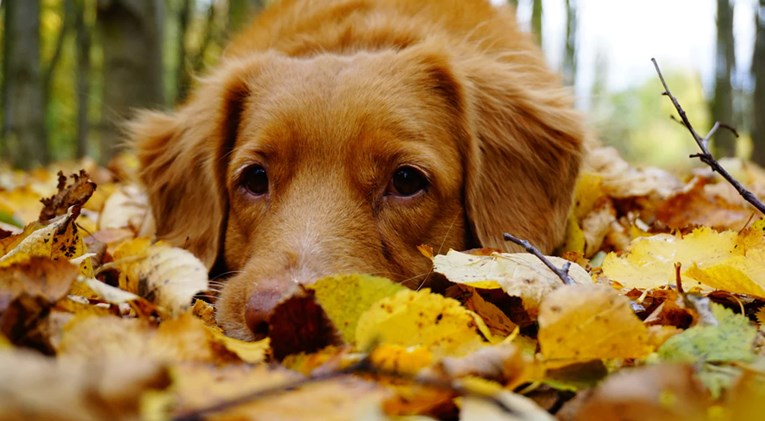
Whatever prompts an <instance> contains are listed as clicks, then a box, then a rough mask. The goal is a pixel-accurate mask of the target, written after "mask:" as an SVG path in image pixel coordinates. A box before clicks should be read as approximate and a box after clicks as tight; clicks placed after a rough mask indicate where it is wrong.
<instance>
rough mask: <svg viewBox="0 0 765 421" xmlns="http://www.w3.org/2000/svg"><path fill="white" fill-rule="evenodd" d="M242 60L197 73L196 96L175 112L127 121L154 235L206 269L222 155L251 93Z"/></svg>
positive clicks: (220, 190)
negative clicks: (212, 71)
mask: <svg viewBox="0 0 765 421" xmlns="http://www.w3.org/2000/svg"><path fill="white" fill-rule="evenodd" d="M250 75H251V71H250V69H249V68H248V67H247V64H246V63H234V64H231V65H228V66H223V67H222V68H221V69H220V70H219V71H218V72H216V73H215V74H213V75H211V76H210V77H208V78H205V79H203V80H201V82H200V86H198V88H197V91H196V95H195V96H194V97H193V98H191V99H190V100H189V101H188V102H187V103H186V104H185V105H184V106H182V107H181V108H180V109H179V110H178V111H176V112H174V113H172V114H164V113H159V112H143V113H141V114H139V115H138V117H137V118H136V119H135V120H134V121H133V122H131V123H129V124H128V126H127V129H128V135H129V138H130V140H131V141H132V143H133V146H134V148H135V150H136V153H137V155H138V159H139V161H140V171H139V176H140V178H141V181H142V182H143V184H144V185H145V186H146V189H147V192H148V195H149V204H150V205H151V208H152V212H153V214H154V218H155V222H156V227H157V237H158V238H159V239H161V240H166V241H168V242H169V243H171V244H173V245H175V246H178V247H183V248H185V249H187V250H189V251H191V252H192V253H194V254H195V255H196V256H197V257H198V258H199V259H200V260H202V262H204V263H205V264H206V265H207V267H208V269H209V268H211V267H212V266H213V264H214V263H215V260H216V257H217V255H218V249H219V247H220V244H221V242H220V237H221V235H222V224H223V223H224V218H225V215H226V212H227V208H228V204H227V197H226V190H225V186H224V185H223V182H224V178H223V177H224V175H225V174H224V173H225V170H226V156H227V153H228V151H230V149H231V148H232V147H233V142H234V141H235V138H236V134H237V130H238V127H239V123H240V118H241V114H242V110H243V107H244V102H245V99H246V98H247V96H248V95H249V91H248V86H247V77H248V76H250Z"/></svg>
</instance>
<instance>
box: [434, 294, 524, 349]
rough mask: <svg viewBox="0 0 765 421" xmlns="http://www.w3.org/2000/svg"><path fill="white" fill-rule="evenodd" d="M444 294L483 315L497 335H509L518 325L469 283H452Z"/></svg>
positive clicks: (487, 325)
mask: <svg viewBox="0 0 765 421" xmlns="http://www.w3.org/2000/svg"><path fill="white" fill-rule="evenodd" d="M444 295H445V296H447V297H450V298H454V299H455V300H457V301H459V302H461V303H462V305H463V306H464V307H465V308H467V309H468V310H470V311H472V312H474V313H476V314H477V315H479V316H481V318H482V319H483V321H484V322H486V327H488V328H489V331H491V333H492V334H494V335H496V336H499V337H506V336H509V335H510V334H511V333H513V331H514V330H515V329H516V328H517V327H518V325H516V324H515V323H513V321H512V320H510V318H509V317H508V316H507V315H506V314H505V313H504V312H502V310H500V309H499V307H497V306H496V305H495V304H494V303H491V302H489V301H486V300H485V299H484V298H483V297H482V296H481V294H479V293H478V291H477V290H476V289H475V288H473V287H471V286H469V285H461V284H457V285H452V286H451V287H449V288H448V289H447V290H446V292H445V293H444Z"/></svg>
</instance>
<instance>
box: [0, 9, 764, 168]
mask: <svg viewBox="0 0 765 421" xmlns="http://www.w3.org/2000/svg"><path fill="white" fill-rule="evenodd" d="M413 1H416V0H413ZM493 2H494V3H497V4H499V3H505V1H499V0H495V1H493ZM267 3H268V1H266V0H257V1H255V0H0V17H2V20H1V22H2V26H0V38H2V42H0V47H1V48H2V54H0V60H2V72H0V84H1V86H2V107H0V121H1V122H2V132H1V133H2V137H1V139H2V142H1V143H0V157H1V159H2V161H3V162H5V163H7V164H11V165H13V166H16V167H19V168H31V167H34V166H38V165H45V164H47V163H49V162H52V161H57V160H68V159H74V158H77V157H81V156H91V157H94V158H95V159H97V160H99V161H100V162H101V163H107V162H108V161H109V160H110V159H111V158H112V157H113V156H114V154H115V153H117V152H118V151H119V150H120V148H122V147H124V145H123V144H122V143H120V142H121V136H120V132H119V124H120V122H122V121H124V120H125V119H126V118H128V117H129V116H130V115H131V113H132V112H133V111H134V110H135V109H139V108H147V107H148V108H159V109H166V108H170V107H172V106H174V105H175V104H178V103H180V102H182V101H183V99H184V98H185V96H186V94H187V92H188V88H189V86H190V84H191V83H192V82H191V81H192V80H193V77H194V75H200V74H204V69H205V68H207V67H208V66H210V65H212V64H214V63H215V62H216V58H217V57H218V56H219V54H220V51H221V48H222V46H223V45H225V42H226V40H227V39H228V37H229V36H230V34H231V33H232V32H233V31H235V30H236V29H237V28H240V27H241V26H242V25H245V24H246V23H247V22H248V20H249V19H250V18H251V16H252V15H253V14H255V13H258V12H259V11H260V10H262V8H263V7H266V6H267ZM509 3H511V4H512V5H513V6H514V7H516V10H517V12H516V18H517V19H518V21H519V22H520V24H521V25H522V26H523V27H524V28H527V29H528V30H529V31H532V32H534V34H535V35H536V37H537V39H538V40H539V42H540V44H541V45H542V47H543V49H544V51H545V54H546V56H547V57H548V61H549V62H550V64H551V66H553V67H554V68H556V69H558V70H560V71H561V73H562V74H563V75H564V79H565V80H566V82H567V84H568V85H570V86H571V88H572V89H573V90H574V91H575V94H576V97H577V104H578V106H579V107H580V108H582V109H583V110H584V111H585V112H586V113H587V115H588V116H589V117H588V118H589V119H590V122H591V125H592V127H593V128H594V130H595V132H596V133H597V135H598V137H599V138H600V139H601V141H602V142H603V143H606V144H610V145H614V146H615V147H617V148H618V149H619V150H620V151H621V152H622V153H623V154H624V155H625V156H626V157H627V158H628V159H629V160H630V161H632V162H635V163H639V164H648V165H657V166H661V167H664V168H667V169H675V170H682V169H685V168H686V167H688V166H690V165H693V162H692V161H690V160H688V159H686V157H687V155H688V154H690V153H694V152H696V150H695V148H696V146H695V144H694V143H693V141H692V139H691V138H690V136H689V134H688V133H687V131H685V129H684V128H682V127H681V126H680V125H679V124H678V123H676V122H674V121H672V120H671V119H670V118H669V116H670V115H671V114H673V111H674V110H673V108H672V106H671V104H670V102H669V101H668V100H667V99H666V98H665V97H663V96H661V95H660V93H661V90H662V89H661V86H660V84H659V81H658V79H657V78H656V76H655V74H654V73H653V66H652V64H651V62H650V57H651V56H656V57H657V59H658V60H659V63H660V64H661V65H662V69H663V71H664V73H665V75H666V76H667V79H668V82H669V85H670V88H671V89H672V91H673V93H674V95H675V96H676V97H678V99H679V100H680V101H681V103H682V105H683V107H684V108H685V109H686V111H687V113H688V115H689V116H690V118H691V120H692V121H693V123H694V125H695V126H696V128H697V129H698V130H699V131H701V132H706V130H708V129H709V127H710V126H711V125H712V123H713V122H714V121H721V122H725V123H728V124H730V125H732V126H735V127H736V128H737V129H738V131H739V133H740V138H739V139H732V137H731V136H730V135H729V134H728V133H727V132H725V131H722V132H721V133H720V135H719V138H717V139H715V141H714V143H713V146H714V147H715V152H716V153H717V154H718V155H719V156H723V155H725V156H730V155H738V156H741V157H745V158H751V159H753V160H754V161H755V162H757V163H759V164H760V165H763V164H765V151H764V149H765V0H671V1H661V0H645V1H641V2H634V1H627V0H517V1H512V0H511V1H509Z"/></svg>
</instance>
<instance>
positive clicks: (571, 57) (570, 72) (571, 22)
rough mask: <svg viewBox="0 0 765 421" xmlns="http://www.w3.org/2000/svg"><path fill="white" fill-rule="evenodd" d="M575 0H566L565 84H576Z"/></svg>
mask: <svg viewBox="0 0 765 421" xmlns="http://www.w3.org/2000/svg"><path fill="white" fill-rule="evenodd" d="M576 26H577V17H576V0H566V45H565V51H564V54H563V78H564V81H565V82H566V84H567V85H570V86H574V85H575V84H576Z"/></svg>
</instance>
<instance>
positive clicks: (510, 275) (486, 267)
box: [433, 250, 592, 316]
mask: <svg viewBox="0 0 765 421" xmlns="http://www.w3.org/2000/svg"><path fill="white" fill-rule="evenodd" d="M547 258H548V259H549V260H550V262H551V263H552V264H553V265H555V266H556V267H558V268H562V267H563V266H564V265H565V264H566V263H570V262H568V261H567V260H564V259H561V258H560V257H553V256H548V257H547ZM433 264H434V268H433V270H434V271H435V272H438V273H441V274H443V275H444V276H446V278H447V279H449V280H450V281H452V282H454V283H458V284H466V285H470V286H472V287H474V288H489V289H492V288H502V290H503V291H505V292H506V293H507V294H508V295H511V296H514V297H520V298H521V299H522V300H523V307H524V308H525V309H526V311H527V312H528V313H529V314H530V315H532V316H534V315H536V314H537V312H538V308H539V303H540V302H541V300H542V298H543V297H544V296H545V295H547V294H549V293H550V292H551V291H553V290H555V289H557V288H559V287H561V286H563V285H564V284H563V281H561V279H560V278H558V276H557V275H556V274H555V273H554V272H553V271H551V270H550V268H548V267H547V266H545V265H544V264H543V263H542V262H541V261H540V260H539V258H537V257H536V256H534V255H533V254H530V253H492V254H491V255H489V256H476V255H472V254H468V253H462V252H458V251H454V250H449V252H448V253H447V254H446V255H445V256H444V255H438V256H436V257H435V258H434V260H433ZM568 273H569V276H570V277H571V278H572V279H573V280H574V281H575V282H577V283H580V284H592V278H590V275H589V274H588V273H587V271H585V270H584V269H583V268H582V267H581V266H579V265H578V264H576V263H571V267H570V268H569V272H568Z"/></svg>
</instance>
